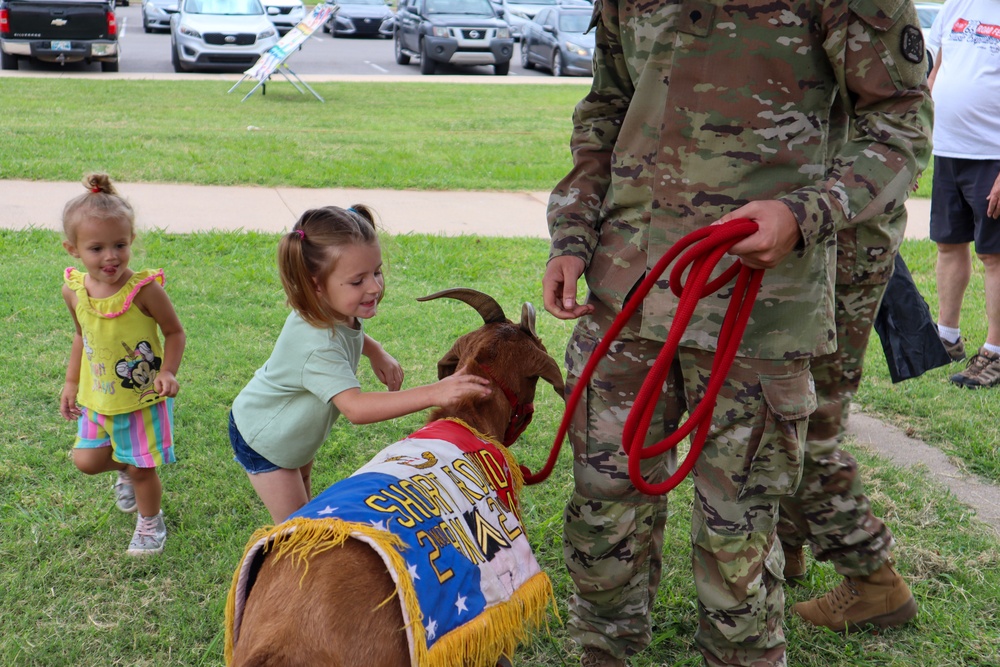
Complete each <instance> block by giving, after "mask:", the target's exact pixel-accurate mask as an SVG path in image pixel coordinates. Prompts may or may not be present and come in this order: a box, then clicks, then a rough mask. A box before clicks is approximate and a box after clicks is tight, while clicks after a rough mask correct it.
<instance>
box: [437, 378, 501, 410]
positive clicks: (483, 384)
mask: <svg viewBox="0 0 1000 667" xmlns="http://www.w3.org/2000/svg"><path fill="white" fill-rule="evenodd" d="M489 385H490V381H489V380H487V379H486V378H484V377H480V376H478V375H471V374H469V373H468V372H466V371H464V370H459V371H456V372H455V373H454V374H452V375H449V376H448V377H446V378H444V379H443V380H439V381H438V382H435V383H434V384H433V385H431V386H432V387H434V395H435V399H434V405H437V406H439V407H442V408H450V407H451V406H453V405H456V404H458V403H460V402H461V401H462V399H465V398H468V397H469V396H473V397H482V396H489V395H490V394H491V393H492V392H493V390H492V389H490V386H489Z"/></svg>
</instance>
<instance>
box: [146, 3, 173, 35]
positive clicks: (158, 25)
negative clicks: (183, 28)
mask: <svg viewBox="0 0 1000 667" xmlns="http://www.w3.org/2000/svg"><path fill="white" fill-rule="evenodd" d="M179 4H180V2H179V0H143V2H142V29H143V31H144V32H154V31H156V30H170V17H171V16H173V15H174V14H176V13H177V12H178V11H180V7H179Z"/></svg>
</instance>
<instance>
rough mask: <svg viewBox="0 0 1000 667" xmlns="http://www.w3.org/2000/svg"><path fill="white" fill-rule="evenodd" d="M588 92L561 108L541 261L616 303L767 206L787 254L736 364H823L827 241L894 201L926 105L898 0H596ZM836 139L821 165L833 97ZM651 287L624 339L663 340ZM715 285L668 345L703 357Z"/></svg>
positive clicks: (915, 38) (715, 312)
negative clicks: (699, 237) (779, 224)
mask: <svg viewBox="0 0 1000 667" xmlns="http://www.w3.org/2000/svg"><path fill="white" fill-rule="evenodd" d="M594 23H595V25H596V28H597V47H596V51H595V56H594V80H593V85H592V88H591V90H590V92H589V93H588V95H587V96H586V97H585V98H584V99H583V100H582V101H581V102H580V103H579V104H578V105H577V107H576V110H575V112H574V130H573V137H572V142H571V148H572V152H573V163H574V166H573V169H572V170H571V171H570V173H569V174H568V175H567V176H566V177H565V178H564V179H563V180H562V181H561V182H560V183H559V184H558V185H557V186H556V188H555V189H554V191H553V193H552V195H551V198H550V200H549V211H548V219H549V230H550V233H551V236H552V245H551V256H553V257H555V256H560V255H574V256H578V257H580V258H582V259H583V260H584V262H585V263H586V265H587V270H586V278H587V283H588V286H589V288H590V290H591V293H592V295H593V296H594V297H596V298H599V299H601V300H602V301H604V302H606V303H608V304H610V305H612V306H613V307H616V308H620V307H621V306H622V304H623V303H624V301H625V299H626V298H627V295H628V293H629V291H630V290H631V289H632V288H633V287H634V285H635V284H636V283H637V282H638V281H639V280H641V279H642V277H643V276H644V275H645V273H646V272H647V270H648V269H649V268H650V267H651V266H652V265H653V264H654V263H655V262H656V260H657V259H658V258H659V257H660V256H662V255H663V253H665V252H666V251H667V250H668V248H670V246H671V245H673V244H674V243H675V242H676V241H677V240H678V239H680V238H681V237H682V236H684V235H685V234H687V233H689V232H691V231H692V230H694V229H697V228H700V227H703V226H705V225H708V224H710V223H712V222H714V221H715V220H717V219H718V218H719V217H721V216H722V215H723V214H725V213H727V212H730V211H732V210H734V209H735V208H737V207H739V206H741V205H743V204H746V203H747V202H749V201H751V200H757V199H779V200H780V201H782V202H784V203H785V204H786V205H787V206H788V207H789V208H790V210H791V211H792V213H793V214H794V215H795V218H796V219H797V221H798V224H799V229H800V231H801V234H802V242H801V243H800V245H799V247H798V248H797V249H796V250H795V251H794V252H793V253H791V254H790V255H789V256H788V258H786V259H785V260H784V262H783V263H782V264H781V265H780V266H778V267H775V268H773V269H770V270H768V271H767V272H766V274H765V278H764V285H763V288H762V290H761V294H760V295H759V297H758V300H757V305H756V307H755V309H754V312H753V318H752V320H751V323H750V326H749V327H748V329H747V332H746V335H745V336H744V339H743V345H742V348H741V351H740V354H741V355H743V356H747V357H757V358H763V359H791V358H802V357H809V356H813V355H817V354H827V353H830V352H832V351H833V349H834V348H835V345H836V341H835V338H836V336H835V327H834V322H833V313H834V308H833V276H834V268H835V267H834V259H835V257H834V242H835V234H836V232H837V230H839V229H842V228H846V227H851V226H857V225H859V224H862V223H863V222H864V221H865V220H867V219H870V218H871V217H872V216H875V215H878V214H885V213H888V212H889V211H891V210H893V209H895V208H897V207H898V206H901V205H902V204H903V201H904V200H905V198H906V196H907V194H908V189H909V186H910V184H911V183H912V181H913V179H914V178H915V173H916V153H917V152H918V151H920V150H921V149H922V148H923V145H924V143H925V142H926V141H927V136H926V132H925V129H924V128H923V126H922V125H921V123H920V121H919V120H918V109H919V108H920V107H921V105H922V104H923V103H924V102H925V100H926V98H927V97H928V93H927V89H926V85H925V83H924V81H925V68H926V63H925V60H924V57H925V56H924V47H923V41H922V38H921V36H920V31H919V28H918V27H917V25H918V23H917V17H916V12H915V10H914V8H913V5H912V4H911V3H910V2H909V0H851V1H850V2H847V1H844V0H840V1H837V0H825V1H824V0H814V1H812V2H809V1H802V2H795V1H794V0H778V1H776V2H772V3H756V2H745V1H744V2H738V3H722V2H718V0H717V3H713V2H707V1H704V0H681V1H680V2H669V1H665V0H654V1H653V2H648V3H638V2H635V0H597V2H596V4H595V10H594ZM838 93H841V94H842V95H843V97H844V99H846V100H849V101H850V105H851V106H852V108H851V109H849V110H848V112H849V114H850V117H851V126H850V128H849V129H848V131H847V137H846V139H847V140H846V141H844V142H843V145H842V146H841V148H840V150H839V151H838V152H837V155H836V156H831V155H830V154H829V152H828V150H829V148H830V147H829V146H828V131H829V127H830V121H831V114H832V113H836V111H834V109H833V108H834V106H835V105H834V99H835V98H836V96H837V94H838ZM666 283H667V281H666V278H665V277H664V278H663V279H662V280H661V281H660V283H659V284H658V287H657V289H655V290H654V291H653V292H651V293H650V295H649V296H648V297H647V298H646V301H645V303H644V304H643V322H642V327H641V333H642V335H643V336H646V337H648V338H652V339H659V340H663V339H665V338H666V333H667V328H668V327H669V325H670V321H671V319H672V316H673V313H674V308H675V306H676V299H675V298H674V297H673V295H672V294H671V293H670V291H669V290H668V289H666ZM727 305H728V294H726V293H725V290H723V292H722V293H721V294H719V295H716V296H713V297H707V298H705V299H702V301H701V303H700V305H699V308H698V311H697V312H696V313H695V317H694V318H693V319H692V322H691V325H690V326H689V327H688V331H687V333H686V335H685V339H684V340H683V341H682V344H684V345H690V346H694V347H698V348H701V349H706V350H712V349H714V347H715V341H716V337H717V335H718V327H719V324H720V323H721V321H722V314H723V312H724V310H725V308H726V306H727Z"/></svg>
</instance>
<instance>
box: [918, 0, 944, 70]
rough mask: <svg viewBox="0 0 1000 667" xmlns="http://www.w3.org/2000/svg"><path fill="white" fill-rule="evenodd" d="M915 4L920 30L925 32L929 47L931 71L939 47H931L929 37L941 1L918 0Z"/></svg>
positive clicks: (928, 54) (925, 42)
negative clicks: (920, 0) (925, 0)
mask: <svg viewBox="0 0 1000 667" xmlns="http://www.w3.org/2000/svg"><path fill="white" fill-rule="evenodd" d="M913 6H914V7H915V8H916V10H917V18H918V19H919V20H920V30H921V31H922V32H923V33H924V44H925V45H926V47H927V60H928V72H930V69H929V68H930V67H933V66H934V60H935V59H936V58H937V49H932V48H931V46H930V39H929V38H930V34H931V26H932V25H934V19H936V18H937V15H938V12H940V11H941V3H939V2H916V3H914V5H913Z"/></svg>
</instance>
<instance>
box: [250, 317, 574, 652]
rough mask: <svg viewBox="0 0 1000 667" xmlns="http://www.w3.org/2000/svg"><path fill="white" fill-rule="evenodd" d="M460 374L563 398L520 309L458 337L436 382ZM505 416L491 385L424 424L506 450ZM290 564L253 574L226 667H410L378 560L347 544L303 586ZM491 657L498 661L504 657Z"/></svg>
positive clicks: (554, 367) (315, 565) (522, 397)
mask: <svg viewBox="0 0 1000 667" xmlns="http://www.w3.org/2000/svg"><path fill="white" fill-rule="evenodd" d="M486 298H487V299H489V297H486ZM489 300H490V301H492V299H489ZM497 308H499V307H498V306H497ZM528 308H530V306H529V307H528ZM477 309H478V308H477ZM479 310H480V313H483V312H484V311H483V310H481V309H479ZM501 315H502V311H501ZM485 317H486V316H485V314H484V318H485ZM484 367H485V368H488V369H489V373H486V372H484ZM458 368H465V369H467V370H468V371H469V372H471V373H476V374H479V375H482V376H484V377H487V376H492V378H494V379H495V380H496V381H498V382H499V383H501V384H503V385H505V386H506V387H507V388H509V389H510V390H511V391H513V392H514V394H515V395H516V396H517V400H518V402H519V403H521V404H522V405H527V404H530V403H531V402H532V401H533V400H534V396H535V387H536V385H537V383H538V379H539V378H543V379H545V380H546V381H548V382H549V383H551V384H552V386H553V388H554V389H555V390H556V392H557V393H558V394H559V395H560V397H562V392H563V380H562V375H561V372H560V369H559V366H558V364H557V363H556V362H555V360H553V359H552V357H551V356H549V354H548V352H547V351H546V350H545V346H544V345H542V343H541V341H540V340H539V339H538V337H537V336H536V335H535V334H534V313H533V310H528V309H527V308H526V310H525V314H524V316H523V318H522V323H521V325H520V326H518V325H517V324H515V323H513V322H511V321H509V320H506V318H504V321H496V320H494V321H491V322H487V323H486V324H484V325H483V326H482V327H480V328H479V329H477V330H475V331H473V332H471V333H468V334H466V335H464V336H462V337H461V338H459V339H458V341H456V342H455V344H454V346H453V347H452V349H451V350H450V351H449V352H448V353H447V354H446V355H445V356H444V357H443V358H442V359H441V361H440V362H439V363H438V375H439V376H440V377H445V376H447V375H450V374H451V373H454V372H455V370H456V369H458ZM511 413H512V406H511V404H510V402H509V400H508V399H507V397H506V395H505V394H504V392H503V391H502V390H500V389H499V388H498V387H493V392H492V393H491V394H490V395H489V396H487V397H485V398H476V399H472V398H470V399H467V400H465V401H464V402H462V403H461V404H459V405H458V406H457V407H455V408H452V409H437V410H434V411H433V412H432V413H431V414H430V417H429V419H428V421H429V422H430V421H434V420H437V419H442V418H448V417H454V418H457V419H460V420H462V421H464V422H465V423H467V424H468V425H470V426H471V427H473V428H474V429H476V430H477V431H479V432H480V433H483V434H485V435H487V436H489V437H491V438H493V439H494V440H496V441H498V442H503V440H504V433H505V431H506V429H507V426H508V424H509V423H510V420H511ZM292 560H293V559H292V558H284V557H283V558H277V559H274V558H269V559H267V560H265V562H264V563H263V565H262V567H261V568H260V571H259V572H258V574H257V578H256V582H255V584H254V586H253V587H252V588H251V591H250V594H249V596H248V597H247V600H246V603H245V611H244V615H243V620H242V625H241V628H240V634H239V641H238V642H237V643H236V646H235V650H234V654H233V655H234V657H233V661H232V665H234V666H236V667H263V666H265V665H268V666H271V667H278V666H280V667H298V666H299V665H324V666H330V667H405V666H406V665H409V664H410V657H409V648H408V645H407V641H406V634H405V631H404V628H403V618H402V613H401V611H400V608H399V604H398V602H397V601H396V599H395V590H396V586H395V584H394V583H393V581H392V579H391V578H390V576H389V573H388V571H387V570H386V567H385V565H384V563H383V562H382V559H381V558H380V557H379V556H378V555H377V554H376V553H375V552H374V551H373V550H372V549H371V548H370V547H369V546H368V545H366V544H363V543H361V542H359V541H357V540H352V539H348V540H347V541H346V542H345V543H344V545H343V546H342V547H337V548H333V549H330V550H328V551H324V552H321V553H319V554H317V555H316V556H315V557H313V558H311V559H310V560H309V563H308V568H309V570H308V575H306V578H305V579H304V580H303V570H302V566H300V565H297V564H296V563H293V562H292ZM390 597H392V598H393V599H392V600H389V602H388V603H386V604H383V602H385V601H386V599H387V598H390ZM497 659H498V660H501V662H504V661H503V660H502V659H501V656H497ZM456 667H457V666H456Z"/></svg>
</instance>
